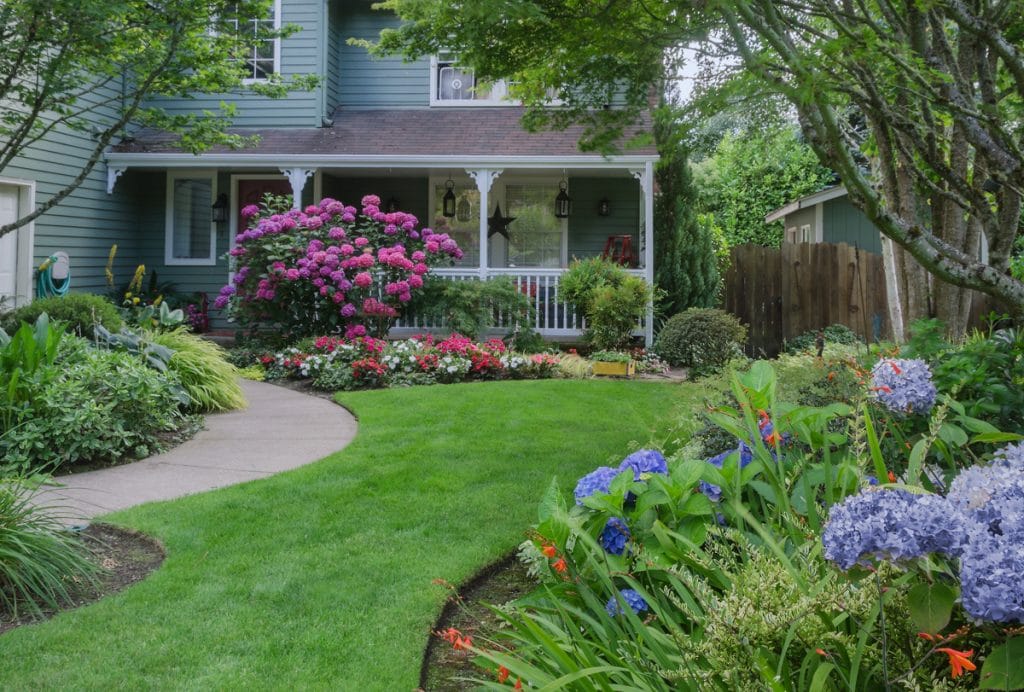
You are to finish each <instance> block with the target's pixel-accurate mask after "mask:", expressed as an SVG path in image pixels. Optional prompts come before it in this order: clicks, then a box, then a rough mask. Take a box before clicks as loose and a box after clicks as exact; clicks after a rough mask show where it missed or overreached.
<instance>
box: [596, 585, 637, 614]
mask: <svg viewBox="0 0 1024 692" xmlns="http://www.w3.org/2000/svg"><path fill="white" fill-rule="evenodd" d="M619 597H620V598H622V600H623V601H625V602H626V605H628V606H629V607H630V608H631V609H632V610H633V612H634V613H637V614H640V613H642V612H643V611H645V610H647V609H648V606H647V601H645V600H644V597H643V596H641V595H640V594H638V593H637V592H636V591H634V590H633V589H619ZM604 609H605V610H606V611H608V614H609V615H611V616H612V617H615V616H616V615H621V614H622V613H623V610H622V605H620V603H619V599H618V598H616V597H615V596H612V597H611V598H609V599H608V603H606V604H605V606H604Z"/></svg>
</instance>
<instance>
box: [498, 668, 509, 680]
mask: <svg viewBox="0 0 1024 692" xmlns="http://www.w3.org/2000/svg"><path fill="white" fill-rule="evenodd" d="M506 680H508V668H506V667H505V666H498V682H505V681H506Z"/></svg>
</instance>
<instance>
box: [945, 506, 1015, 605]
mask: <svg viewBox="0 0 1024 692" xmlns="http://www.w3.org/2000/svg"><path fill="white" fill-rule="evenodd" d="M1018 515H1019V513H1018ZM1018 525H1019V522H1018ZM969 534H970V538H969V542H968V545H967V548H966V550H965V551H964V555H963V558H962V559H961V562H960V597H961V602H962V604H963V607H964V610H965V611H966V612H967V613H968V614H969V615H971V616H972V617H975V618H978V619H981V620H990V621H993V622H1024V580H1022V579H1021V575H1022V574H1024V540H1022V539H1024V536H1022V535H1020V534H1019V533H1018V534H1017V535H1015V536H1011V535H1006V534H994V533H992V532H991V531H989V530H988V528H987V527H986V526H984V525H983V524H975V525H974V526H973V527H972V528H971V530H970V532H969Z"/></svg>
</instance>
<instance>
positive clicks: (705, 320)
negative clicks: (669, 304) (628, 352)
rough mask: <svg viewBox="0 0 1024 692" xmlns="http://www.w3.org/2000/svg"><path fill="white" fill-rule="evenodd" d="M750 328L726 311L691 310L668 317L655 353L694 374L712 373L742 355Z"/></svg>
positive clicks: (656, 342) (659, 333)
mask: <svg viewBox="0 0 1024 692" xmlns="http://www.w3.org/2000/svg"><path fill="white" fill-rule="evenodd" d="M746 338H747V329H746V327H744V326H743V325H742V324H740V321H739V319H737V318H736V317H735V316H734V315H731V314H729V313H727V312H725V311H724V310H715V309H705V308H690V309H689V310H685V311H684V312H681V313H679V314H678V315H674V316H673V317H671V318H669V319H668V320H667V321H666V322H665V324H664V325H663V326H662V328H661V331H660V332H658V335H657V337H656V338H655V340H654V346H653V347H652V349H651V350H653V351H654V352H655V353H656V354H658V356H659V357H661V358H662V359H664V360H665V361H666V362H667V363H669V364H670V365H673V366H677V367H689V368H691V369H692V371H693V374H697V375H699V374H706V373H708V372H713V371H715V370H716V369H718V368H720V367H721V366H723V365H725V364H726V363H728V362H729V361H730V360H731V359H733V358H736V357H739V356H742V355H743V353H742V350H741V347H742V346H743V344H744V343H745V342H746Z"/></svg>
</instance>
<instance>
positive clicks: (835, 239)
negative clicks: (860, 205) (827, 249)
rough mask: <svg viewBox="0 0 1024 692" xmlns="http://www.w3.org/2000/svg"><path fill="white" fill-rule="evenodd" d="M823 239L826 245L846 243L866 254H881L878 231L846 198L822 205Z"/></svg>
mask: <svg viewBox="0 0 1024 692" xmlns="http://www.w3.org/2000/svg"><path fill="white" fill-rule="evenodd" d="M822 225H823V228H824V238H823V240H824V241H825V242H826V243H847V244H849V245H855V246H857V247H859V248H863V249H864V250H867V251H868V252H877V253H879V254H881V252H882V241H881V239H880V238H879V236H878V229H877V228H875V226H874V225H873V224H872V223H871V222H870V221H868V220H867V217H865V216H864V213H863V212H861V210H860V209H857V208H856V207H855V206H853V205H852V204H850V200H849V198H848V197H839V198H838V199H832V200H829V201H827V202H825V203H824V213H823V223H822Z"/></svg>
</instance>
